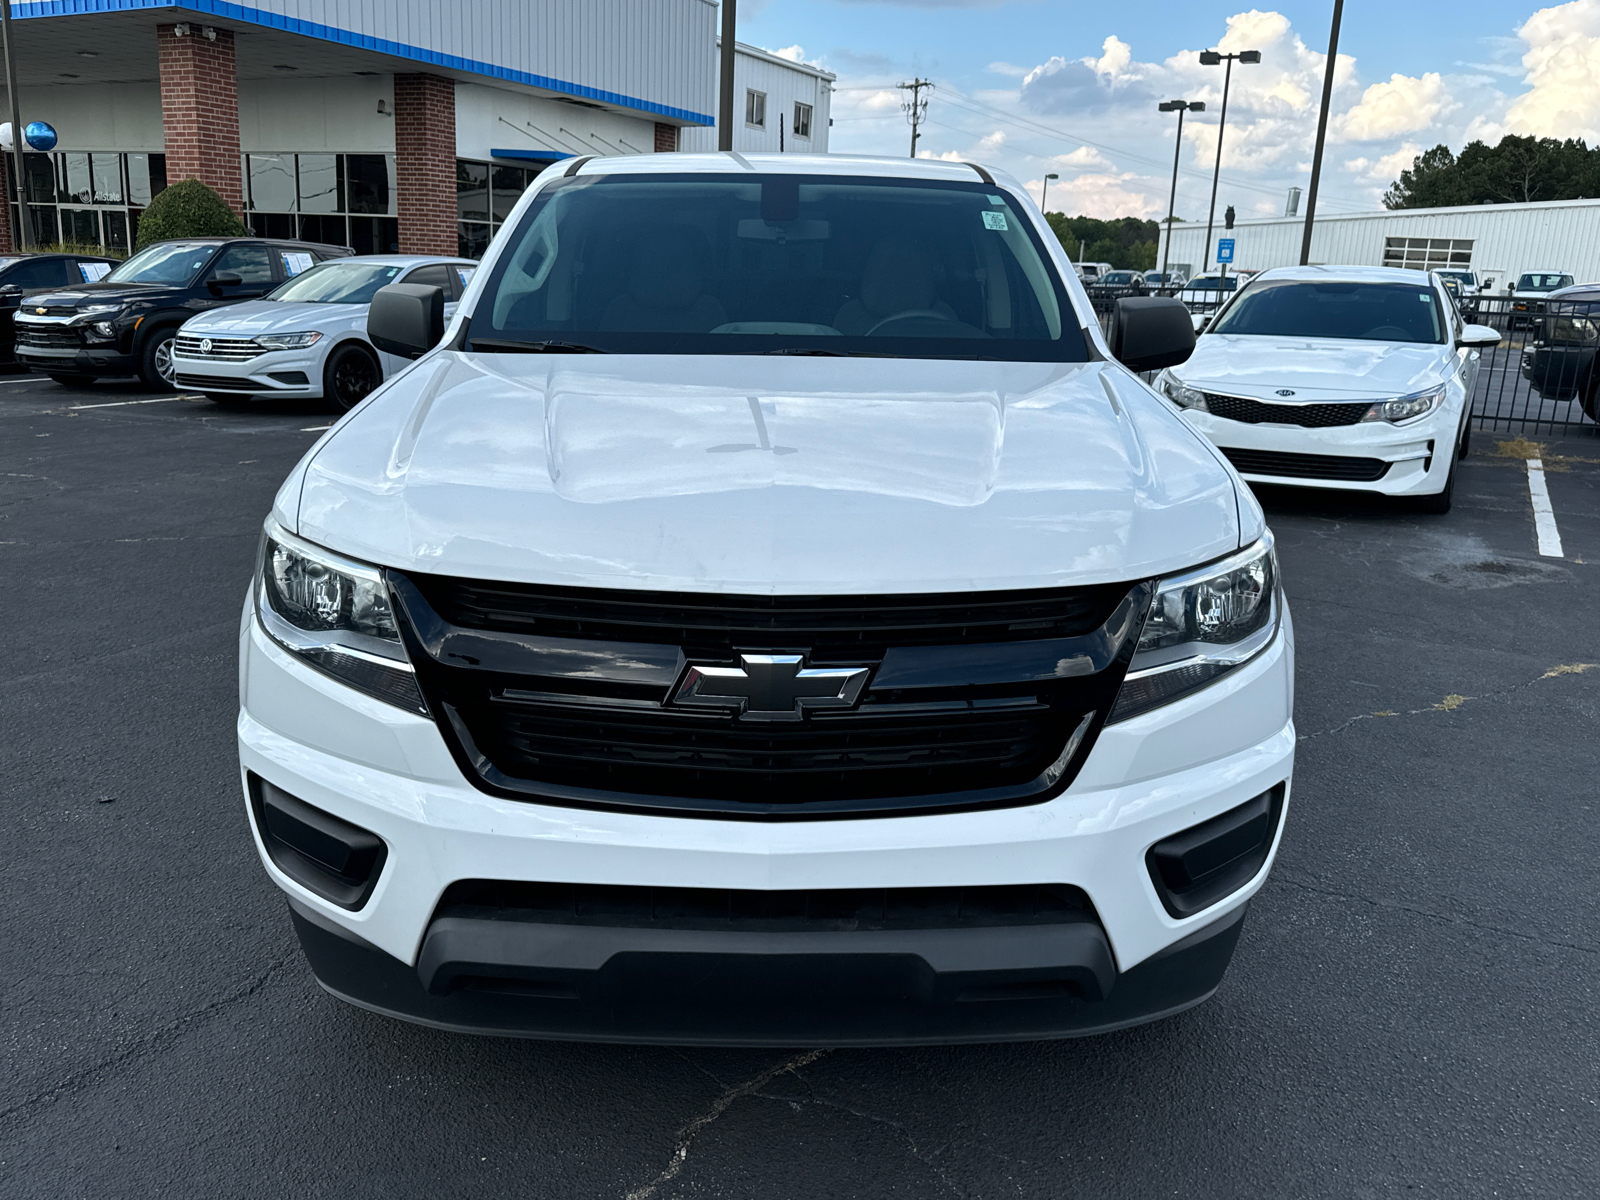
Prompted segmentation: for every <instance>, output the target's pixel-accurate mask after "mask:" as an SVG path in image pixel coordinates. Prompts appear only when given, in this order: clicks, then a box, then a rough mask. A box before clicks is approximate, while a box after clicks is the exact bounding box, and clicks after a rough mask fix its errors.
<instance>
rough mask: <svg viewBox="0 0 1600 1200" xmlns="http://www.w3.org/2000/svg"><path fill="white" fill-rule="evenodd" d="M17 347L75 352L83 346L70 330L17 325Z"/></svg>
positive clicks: (74, 332)
mask: <svg viewBox="0 0 1600 1200" xmlns="http://www.w3.org/2000/svg"><path fill="white" fill-rule="evenodd" d="M17 345H19V346H37V347H39V348H40V349H41V350H77V349H80V348H81V347H82V346H83V339H82V338H81V337H79V336H78V334H77V331H76V330H72V329H50V328H40V327H38V326H35V325H18V326H17Z"/></svg>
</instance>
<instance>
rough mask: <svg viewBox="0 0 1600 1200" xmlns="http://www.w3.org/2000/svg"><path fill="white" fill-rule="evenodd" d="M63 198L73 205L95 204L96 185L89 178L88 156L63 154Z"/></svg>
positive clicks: (61, 159)
mask: <svg viewBox="0 0 1600 1200" xmlns="http://www.w3.org/2000/svg"><path fill="white" fill-rule="evenodd" d="M58 157H59V158H60V161H61V198H62V199H63V200H65V201H68V202H69V203H72V204H93V203H94V184H93V183H92V182H91V181H90V178H89V156H88V155H87V154H62V155H59V156H58Z"/></svg>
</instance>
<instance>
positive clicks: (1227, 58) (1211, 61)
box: [1200, 50, 1261, 269]
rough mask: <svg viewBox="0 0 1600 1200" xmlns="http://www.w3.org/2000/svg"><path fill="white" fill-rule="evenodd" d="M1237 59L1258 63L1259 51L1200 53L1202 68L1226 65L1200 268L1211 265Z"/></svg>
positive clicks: (1207, 51)
mask: <svg viewBox="0 0 1600 1200" xmlns="http://www.w3.org/2000/svg"><path fill="white" fill-rule="evenodd" d="M1235 59H1238V61H1240V62H1241V63H1258V62H1260V61H1261V51H1259V50H1241V51H1239V52H1238V53H1237V54H1218V53H1217V52H1216V51H1215V50H1202V51H1200V65H1201V66H1202V67H1215V66H1220V65H1221V64H1222V63H1224V62H1226V63H1227V64H1228V66H1227V68H1226V71H1225V73H1224V74H1223V76H1222V118H1221V120H1219V121H1218V122H1217V165H1216V166H1215V167H1214V168H1213V169H1212V172H1211V208H1210V210H1209V211H1208V212H1207V213H1206V256H1205V257H1204V258H1202V259H1201V260H1200V265H1201V268H1202V269H1204V268H1205V267H1208V266H1209V265H1210V264H1211V226H1212V223H1213V222H1214V221H1215V220H1216V218H1217V179H1218V177H1219V176H1220V175H1221V174H1222V131H1223V130H1224V129H1225V128H1226V127H1227V124H1228V85H1229V84H1230V83H1232V82H1233V63H1234V60H1235Z"/></svg>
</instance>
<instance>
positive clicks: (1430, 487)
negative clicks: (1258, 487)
mask: <svg viewBox="0 0 1600 1200" xmlns="http://www.w3.org/2000/svg"><path fill="white" fill-rule="evenodd" d="M1499 340H1500V334H1499V333H1498V332H1497V331H1496V330H1494V329H1491V328H1489V327H1488V326H1486V325H1467V324H1464V323H1463V322H1462V320H1461V318H1460V316H1459V315H1458V314H1457V312H1456V309H1455V306H1454V305H1453V304H1451V302H1450V298H1449V296H1448V295H1447V294H1446V293H1445V291H1444V288H1443V286H1442V285H1441V284H1440V282H1439V280H1438V278H1437V277H1436V276H1434V275H1431V274H1427V273H1424V272H1421V271H1406V270H1400V269H1396V268H1390V267H1281V268H1278V269H1276V270H1272V271H1264V272H1262V273H1261V274H1260V275H1258V276H1256V277H1255V278H1254V279H1253V280H1251V281H1250V283H1249V284H1248V285H1247V286H1246V287H1244V288H1242V289H1241V290H1240V291H1239V293H1238V294H1237V295H1236V296H1235V297H1234V298H1233V300H1232V301H1231V302H1230V303H1229V304H1228V306H1227V307H1226V308H1224V309H1223V310H1222V312H1221V313H1220V314H1218V316H1217V318H1216V319H1215V320H1214V321H1213V322H1212V323H1211V324H1210V326H1209V328H1208V329H1207V331H1206V333H1205V335H1204V336H1203V337H1201V338H1200V339H1199V340H1198V341H1197V342H1196V344H1195V351H1194V354H1193V355H1192V356H1191V357H1190V358H1189V360H1188V361H1187V362H1185V363H1183V364H1182V365H1181V366H1177V367H1172V368H1169V369H1168V370H1165V371H1163V372H1162V373H1161V374H1160V375H1159V376H1158V377H1157V379H1156V390H1157V391H1159V392H1160V393H1161V394H1162V395H1164V396H1166V397H1167V399H1169V400H1171V401H1172V402H1173V403H1174V404H1176V405H1177V406H1178V407H1179V408H1180V409H1181V410H1182V411H1183V414H1184V416H1185V417H1186V418H1187V419H1188V420H1189V422H1190V423H1191V424H1192V425H1194V427H1195V428H1196V429H1198V430H1200V431H1201V432H1202V433H1204V434H1205V435H1206V436H1207V437H1209V438H1210V439H1211V440H1212V441H1213V442H1215V443H1216V444H1217V446H1218V448H1220V449H1221V450H1222V452H1223V454H1225V455H1226V456H1227V457H1228V459H1229V461H1231V462H1232V463H1233V465H1234V467H1235V468H1237V469H1238V471H1239V473H1240V474H1241V475H1243V476H1244V477H1245V478H1246V479H1248V480H1252V481H1260V482H1263V483H1286V484H1296V485H1299V486H1304V487H1322V488H1349V489H1353V490H1358V491H1369V492H1380V493H1383V494H1384V495H1389V496H1412V497H1416V501H1417V504H1418V505H1419V506H1420V507H1421V508H1423V509H1424V510H1425V511H1429V512H1447V511H1448V510H1449V508H1450V501H1451V496H1452V493H1453V491H1454V486H1455V463H1456V460H1457V458H1458V457H1462V456H1465V454H1466V451H1467V441H1468V438H1469V435H1470V428H1471V426H1470V407H1471V405H1470V399H1471V396H1472V385H1473V381H1474V379H1476V377H1477V371H1478V351H1479V348H1481V347H1487V346H1493V345H1495V344H1496V343H1497V342H1499Z"/></svg>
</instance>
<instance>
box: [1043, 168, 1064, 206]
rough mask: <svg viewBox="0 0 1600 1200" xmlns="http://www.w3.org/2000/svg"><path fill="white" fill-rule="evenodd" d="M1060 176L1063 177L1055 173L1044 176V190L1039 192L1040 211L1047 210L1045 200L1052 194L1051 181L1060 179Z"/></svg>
mask: <svg viewBox="0 0 1600 1200" xmlns="http://www.w3.org/2000/svg"><path fill="white" fill-rule="evenodd" d="M1060 178H1061V176H1060V175H1055V174H1051V175H1046V176H1045V177H1044V191H1043V192H1041V193H1039V211H1040V212H1044V211H1045V208H1044V202H1045V200H1046V199H1048V198H1049V195H1050V181H1051V180H1052V179H1060Z"/></svg>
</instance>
